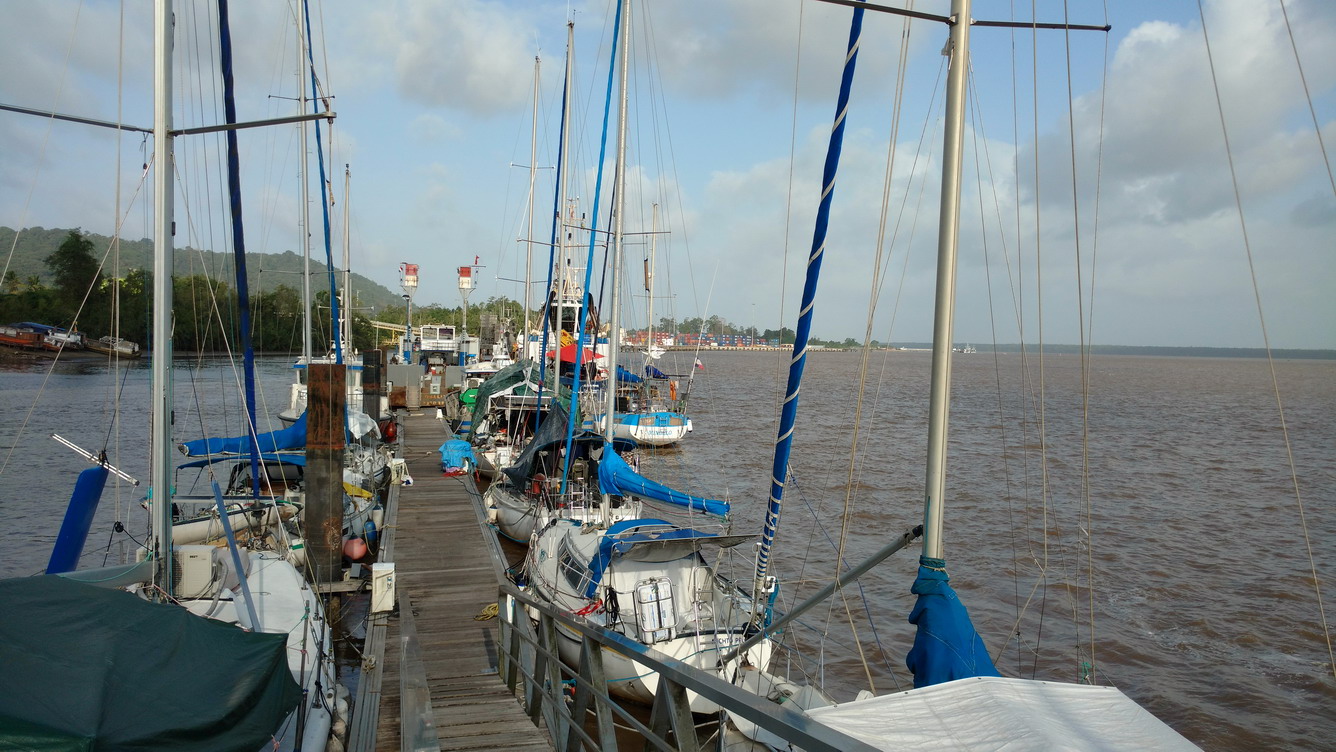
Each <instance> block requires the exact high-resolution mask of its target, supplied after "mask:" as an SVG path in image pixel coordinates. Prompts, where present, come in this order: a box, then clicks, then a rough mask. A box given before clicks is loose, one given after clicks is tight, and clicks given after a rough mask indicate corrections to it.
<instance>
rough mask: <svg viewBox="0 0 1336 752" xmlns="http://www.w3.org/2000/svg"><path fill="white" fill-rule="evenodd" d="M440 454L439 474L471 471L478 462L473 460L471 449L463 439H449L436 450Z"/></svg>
mask: <svg viewBox="0 0 1336 752" xmlns="http://www.w3.org/2000/svg"><path fill="white" fill-rule="evenodd" d="M437 451H439V452H440V453H441V472H446V473H448V472H450V471H452V470H463V471H464V472H468V471H469V470H472V469H473V468H474V467H475V466H476V465H477V464H478V461H477V460H476V459H474V458H473V447H472V446H469V443H468V442H467V441H464V440H463V439H450V440H449V441H447V442H445V443H444V444H442V445H441V448H440V449H438V450H437Z"/></svg>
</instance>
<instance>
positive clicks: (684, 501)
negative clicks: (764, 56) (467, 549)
mask: <svg viewBox="0 0 1336 752" xmlns="http://www.w3.org/2000/svg"><path fill="white" fill-rule="evenodd" d="M629 21H630V2H629V0H623V1H622V2H621V3H619V4H618V9H617V15H616V20H615V22H614V23H615V25H614V31H613V44H612V48H613V49H614V50H618V52H617V53H616V59H617V60H618V61H619V62H620V65H618V64H613V65H610V66H609V72H608V91H609V94H611V91H612V85H613V76H614V73H615V71H616V70H617V69H618V67H620V71H621V75H620V82H621V88H620V97H619V100H618V126H617V127H618V136H617V152H616V160H615V161H616V172H615V175H616V178H615V184H616V185H615V188H614V191H613V194H614V203H615V206H614V209H613V212H612V216H613V228H612V249H611V256H612V262H611V267H612V275H611V277H612V279H611V289H612V296H611V314H610V316H609V321H610V323H611V326H610V327H609V353H610V356H611V357H610V360H611V361H612V362H611V364H610V365H609V368H608V371H609V375H608V377H607V379H606V380H605V383H606V384H607V386H606V387H605V389H604V390H603V394H602V398H603V400H604V403H603V410H604V414H605V415H611V414H613V413H614V412H615V410H614V405H615V401H616V399H617V391H616V389H615V388H613V387H612V384H613V383H614V382H615V375H614V374H615V367H616V356H617V353H618V349H619V340H620V331H619V330H620V327H619V312H620V300H621V296H620V295H619V292H618V287H619V284H618V278H619V276H620V266H621V252H622V240H623V222H622V218H623V216H624V213H625V212H624V207H625V174H626V169H625V166H626V143H627V136H626V127H627V75H628V69H629V65H630V60H629V56H630V34H629V32H628V31H627V29H628V28H629V25H630V24H629ZM619 40H620V46H619ZM605 122H606V121H605ZM601 162H602V160H600V171H601ZM598 201H599V193H598V190H597V188H596V192H595V198H594V206H595V211H594V215H595V217H597V216H598V211H597V207H598ZM591 248H592V246H591ZM576 374H577V380H578V374H579V371H578V370H577V372H576ZM577 394H578V387H577ZM602 428H603V436H602V439H603V440H602V446H601V447H600V448H598V449H596V450H594V451H592V452H591V453H590V457H589V460H590V462H591V463H596V464H597V469H596V470H593V471H592V473H593V474H594V475H596V477H597V483H598V497H597V502H596V503H597V506H596V507H595V510H596V512H597V513H598V515H599V519H598V521H597V522H588V521H583V520H579V519H571V518H569V517H563V516H553V517H552V518H551V519H549V520H546V521H545V520H541V519H540V520H539V521H538V524H537V526H536V529H535V532H534V537H533V541H532V542H531V543H530V546H529V551H528V554H527V557H526V559H525V569H524V574H525V578H526V583H527V586H528V587H529V589H530V591H531V592H532V593H533V594H534V595H535V596H536V597H538V598H540V599H542V600H545V601H547V602H549V603H551V604H553V605H554V606H556V607H557V608H560V609H562V610H565V611H569V612H571V613H574V614H577V615H579V616H582V617H584V618H585V619H587V620H589V621H590V622H591V623H592V624H596V625H598V626H601V627H603V628H605V629H609V630H613V631H616V632H618V633H620V634H621V635H623V636H625V637H626V638H628V639H630V640H632V641H634V642H636V643H639V644H642V645H645V646H647V647H653V649H655V650H657V651H659V652H661V653H663V654H665V655H669V656H671V657H673V658H676V659H678V660H680V661H682V662H684V663H686V664H687V665H689V666H692V667H694V668H697V669H700V670H702V671H707V672H711V673H716V674H717V675H731V674H732V673H734V672H736V671H737V670H738V668H739V667H740V666H741V665H744V664H748V665H764V664H765V662H766V661H768V659H769V654H770V642H769V640H768V639H765V638H764V637H762V638H761V639H759V640H756V641H755V642H753V643H752V644H750V645H747V646H746V648H745V649H739V648H741V647H742V646H741V643H742V642H743V641H744V640H745V639H747V638H748V637H750V636H752V635H753V634H755V633H756V632H757V628H756V626H755V625H754V624H753V623H752V622H751V620H750V614H751V613H752V612H753V611H754V608H753V601H752V598H751V597H750V595H749V594H748V593H747V591H746V590H745V589H744V588H742V587H740V586H739V585H738V584H737V583H735V582H731V581H729V580H727V579H725V578H724V577H722V576H721V575H720V574H719V573H718V572H716V571H715V569H714V568H713V567H712V566H711V565H710V563H709V562H708V561H707V560H706V558H705V556H704V555H703V554H702V552H701V551H702V548H705V547H712V546H717V547H719V548H726V547H731V546H736V545H739V544H741V543H743V542H745V541H749V540H751V539H752V537H753V536H750V535H724V534H721V533H710V532H705V531H702V530H699V529H697V528H698V527H700V526H704V525H705V524H706V522H707V521H708V520H709V518H710V517H711V516H713V517H726V516H727V514H728V511H729V508H728V505H727V504H726V503H725V502H722V501H718V500H709V499H702V498H698V497H693V496H690V495H688V494H685V493H682V492H680V491H676V490H675V489H672V488H669V487H667V486H664V485H662V484H659V483H656V482H653V481H650V480H649V479H647V478H644V477H643V476H641V475H639V474H638V473H637V472H635V470H634V469H632V468H631V467H630V466H629V465H628V463H626V461H625V460H623V459H622V458H621V456H620V455H619V454H618V453H617V451H616V448H615V446H614V435H613V427H612V425H611V421H604V422H603V426H602ZM572 443H573V442H572V439H571V437H570V435H569V433H568V438H567V442H566V446H567V447H568V448H569V447H570V446H571V445H572ZM568 457H569V454H568ZM567 462H569V460H567ZM568 472H569V470H568V469H563V483H564V482H565V476H566V474H567V473H568ZM628 498H630V499H637V498H638V499H641V500H642V502H651V501H658V502H664V503H667V504H675V505H679V506H684V507H686V508H687V509H688V510H690V512H691V514H690V517H689V518H690V519H691V520H692V523H691V525H692V526H691V527H686V526H683V525H680V524H675V523H673V522H669V521H668V520H665V519H659V518H655V517H633V518H630V517H628V518H623V519H621V520H619V521H615V522H614V521H613V520H612V512H613V509H614V504H616V503H618V501H619V500H624V499H628ZM643 508H644V509H646V510H648V509H649V507H648V505H647V504H646V505H645V506H644V507H643ZM557 638H558V649H559V652H560V653H561V656H562V659H563V660H564V661H566V662H568V663H570V664H572V665H575V664H576V662H577V661H578V658H579V651H580V649H581V644H582V639H581V636H580V635H579V634H578V633H574V632H570V631H568V630H566V629H565V628H563V627H560V626H558V627H557ZM726 652H731V655H729V656H727V657H725V655H724V654H725V653H726ZM604 670H605V673H606V675H607V676H608V677H610V678H609V681H608V689H609V691H610V692H612V693H613V694H615V695H618V696H621V697H624V698H627V699H631V700H635V701H640V702H648V701H650V700H652V699H653V698H654V695H655V692H656V691H657V690H658V675H657V674H656V673H654V672H653V671H650V670H647V669H646V668H644V667H643V666H641V665H639V664H638V663H636V662H635V661H634V660H631V659H630V658H627V657H626V656H623V655H617V654H608V655H606V656H605V669H604ZM688 701H689V702H690V705H691V708H692V710H694V711H697V712H710V711H712V710H714V709H715V708H716V706H715V705H714V704H713V703H712V702H710V701H709V700H707V699H705V698H703V697H700V696H698V695H696V694H695V693H688Z"/></svg>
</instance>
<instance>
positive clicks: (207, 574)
mask: <svg viewBox="0 0 1336 752" xmlns="http://www.w3.org/2000/svg"><path fill="white" fill-rule="evenodd" d="M222 551H223V550H222V549H220V548H217V547H215V546H175V547H174V548H172V591H173V592H174V593H175V594H176V597H177V598H212V597H213V596H214V595H216V594H217V593H218V588H220V587H222V584H223V574H224V571H225V568H226V567H225V566H224V564H223V562H222V560H221V553H222Z"/></svg>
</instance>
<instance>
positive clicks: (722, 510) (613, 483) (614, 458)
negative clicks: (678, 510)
mask: <svg viewBox="0 0 1336 752" xmlns="http://www.w3.org/2000/svg"><path fill="white" fill-rule="evenodd" d="M598 487H599V489H600V490H601V491H603V493H605V494H610V495H613V496H630V495H635V496H641V497H644V498H646V499H654V500H655V501H662V502H664V503H665V504H675V505H677V506H680V507H686V508H688V509H691V510H695V511H701V512H705V513H706V514H713V515H716V516H719V517H726V516H728V509H729V507H728V502H726V501H719V500H718V499H705V498H701V497H699V496H692V495H691V494H688V493H683V492H682V491H676V490H674V489H671V488H669V487H668V486H665V485H663V484H662V483H656V482H655V481H652V480H650V479H649V478H646V477H644V476H643V475H641V474H639V473H637V472H636V471H635V470H632V469H631V466H630V465H628V464H626V460H624V459H622V458H621V457H620V456H619V455H618V454H617V452H615V451H613V448H612V447H611V446H609V445H608V444H604V445H603V458H602V459H600V460H599V461H598Z"/></svg>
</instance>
